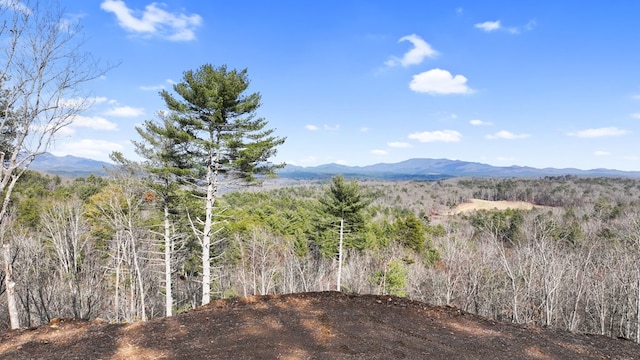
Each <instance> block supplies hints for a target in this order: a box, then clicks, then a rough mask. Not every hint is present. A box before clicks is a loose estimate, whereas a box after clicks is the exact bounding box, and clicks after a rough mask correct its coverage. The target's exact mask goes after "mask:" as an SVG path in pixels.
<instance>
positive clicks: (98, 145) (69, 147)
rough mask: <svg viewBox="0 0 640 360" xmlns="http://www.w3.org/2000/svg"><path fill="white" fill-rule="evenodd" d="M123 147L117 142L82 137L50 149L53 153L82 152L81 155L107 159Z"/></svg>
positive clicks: (60, 154)
mask: <svg viewBox="0 0 640 360" xmlns="http://www.w3.org/2000/svg"><path fill="white" fill-rule="evenodd" d="M123 149H124V147H123V146H122V145H120V144H118V143H114V142H110V141H105V140H97V139H82V140H79V141H75V142H70V143H61V144H56V148H55V149H54V150H52V151H51V153H53V154H54V155H58V156H62V155H69V154H74V155H77V154H82V156H83V157H87V158H91V159H96V160H102V161H109V154H111V153H112V152H114V151H122V150H123Z"/></svg>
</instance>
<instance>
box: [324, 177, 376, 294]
mask: <svg viewBox="0 0 640 360" xmlns="http://www.w3.org/2000/svg"><path fill="white" fill-rule="evenodd" d="M319 201H320V205H321V208H322V210H323V212H325V213H326V214H329V215H331V216H333V217H335V218H337V219H338V220H339V222H340V231H339V241H338V275H337V281H336V290H337V291H340V287H341V284H340V281H341V276H342V257H343V251H342V250H343V243H344V232H345V227H349V228H350V229H351V230H352V231H353V230H356V229H361V228H362V226H363V225H364V220H363V217H362V210H363V209H364V208H365V207H367V206H368V205H369V204H370V203H371V201H372V199H371V196H370V195H369V194H365V193H364V192H363V191H362V189H361V188H360V184H358V183H357V182H356V181H355V180H352V181H349V182H347V181H346V180H345V179H344V176H342V175H338V176H334V177H333V179H332V182H331V186H330V187H329V189H328V190H327V191H326V193H325V195H324V197H321V198H320V200H319Z"/></svg>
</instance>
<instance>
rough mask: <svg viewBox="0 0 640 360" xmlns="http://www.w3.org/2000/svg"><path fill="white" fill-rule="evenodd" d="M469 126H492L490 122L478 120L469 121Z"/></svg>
mask: <svg viewBox="0 0 640 360" xmlns="http://www.w3.org/2000/svg"><path fill="white" fill-rule="evenodd" d="M469 124H471V125H473V126H489V125H493V123H492V122H489V121H482V120H478V119H473V120H470V121H469Z"/></svg>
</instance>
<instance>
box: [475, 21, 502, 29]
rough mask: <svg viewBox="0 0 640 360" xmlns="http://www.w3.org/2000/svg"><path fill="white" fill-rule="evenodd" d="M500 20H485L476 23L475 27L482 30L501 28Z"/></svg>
mask: <svg viewBox="0 0 640 360" xmlns="http://www.w3.org/2000/svg"><path fill="white" fill-rule="evenodd" d="M500 26H501V25H500V20H497V21H485V22H483V23H478V24H475V25H474V27H475V28H476V29H480V30H482V31H486V32H491V31H496V30H498V29H500Z"/></svg>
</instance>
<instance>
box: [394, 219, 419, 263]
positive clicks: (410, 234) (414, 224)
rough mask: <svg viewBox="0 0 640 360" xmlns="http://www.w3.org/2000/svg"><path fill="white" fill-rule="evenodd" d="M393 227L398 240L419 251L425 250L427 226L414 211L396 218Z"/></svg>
mask: <svg viewBox="0 0 640 360" xmlns="http://www.w3.org/2000/svg"><path fill="white" fill-rule="evenodd" d="M393 227H394V230H395V231H394V232H395V233H394V238H395V240H396V241H398V242H400V243H401V244H402V245H403V246H406V247H408V248H410V249H412V250H414V251H416V252H419V253H420V252H422V251H423V250H424V248H425V240H426V239H425V238H426V235H427V227H426V226H425V225H424V224H423V223H422V221H420V219H418V217H416V216H415V215H414V214H413V213H409V214H407V215H405V216H404V217H401V218H398V219H396V221H395V223H394V224H393Z"/></svg>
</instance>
